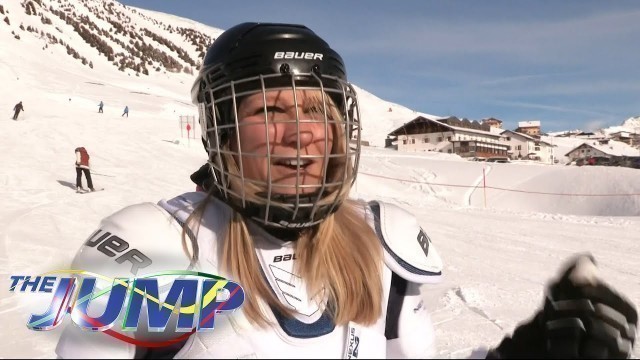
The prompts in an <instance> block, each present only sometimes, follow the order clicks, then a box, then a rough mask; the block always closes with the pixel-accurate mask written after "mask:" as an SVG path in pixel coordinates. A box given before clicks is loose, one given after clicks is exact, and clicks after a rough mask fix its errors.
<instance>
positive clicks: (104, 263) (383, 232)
mask: <svg viewBox="0 0 640 360" xmlns="http://www.w3.org/2000/svg"><path fill="white" fill-rule="evenodd" d="M289 53H290V55H287V54H289ZM246 59H252V63H253V64H255V65H253V67H247V66H246V61H245V60H246ZM346 74H347V72H346V69H345V66H344V63H343V61H342V58H341V57H340V55H339V54H338V53H336V52H335V51H334V50H333V49H332V48H331V47H329V45H328V44H327V43H326V42H325V41H324V40H323V39H321V38H320V37H318V36H317V35H316V34H315V33H314V32H312V31H311V30H310V29H308V28H306V27H304V26H300V25H290V24H257V23H244V24H240V25H237V26H234V27H232V28H231V29H229V30H227V31H225V32H224V33H223V34H222V35H221V36H220V37H218V39H217V40H216V41H215V42H214V43H213V45H212V46H211V47H210V48H209V49H208V51H207V54H206V56H205V60H204V63H203V66H202V67H201V70H200V73H199V74H198V77H197V79H196V81H195V83H194V85H193V87H192V100H193V102H194V103H195V104H197V106H198V108H199V114H200V123H201V125H202V128H203V129H205V131H203V133H202V141H203V144H204V147H205V149H206V151H207V154H208V163H209V167H210V170H208V169H207V168H206V167H205V168H201V169H200V170H199V171H196V173H194V174H195V176H193V178H192V179H194V182H196V185H198V186H200V187H201V188H202V189H208V192H207V193H205V192H202V191H198V192H190V193H185V194H182V195H180V196H178V197H175V198H172V199H169V200H161V201H160V202H158V203H157V204H153V203H142V204H137V205H132V206H129V207H127V208H124V209H122V210H120V211H118V212H116V213H115V214H113V215H111V216H109V217H107V218H105V219H104V220H103V221H102V222H101V224H100V227H99V230H98V231H96V232H95V233H94V236H92V237H91V238H90V239H89V240H88V241H87V243H86V244H85V245H84V246H83V247H82V248H81V249H80V251H79V252H78V254H77V255H76V257H75V259H74V260H73V263H72V264H71V268H74V269H83V270H86V271H91V272H93V273H99V274H102V275H105V276H109V277H116V276H117V277H122V278H130V277H134V276H137V277H140V276H142V275H145V274H153V273H159V272H163V271H167V270H184V269H193V270H194V271H198V272H204V273H209V274H215V275H219V276H222V277H224V278H226V279H230V280H232V281H234V282H236V283H238V284H240V285H241V286H242V288H243V289H244V294H245V299H244V303H243V305H242V307H241V308H240V309H238V310H237V311H235V312H232V313H229V312H228V313H225V314H224V315H222V316H219V317H216V319H215V330H214V331H208V332H200V331H195V332H193V333H187V334H185V333H184V332H181V333H178V332H176V331H175V326H174V327H170V326H169V327H166V328H165V330H164V331H163V332H161V333H154V334H150V333H147V332H145V330H144V329H138V330H137V331H136V332H135V336H134V337H135V339H137V340H140V341H146V339H148V338H149V337H153V339H154V340H155V341H161V340H162V341H165V340H169V339H175V338H178V337H179V336H181V337H183V338H185V339H186V340H185V341H183V342H180V341H177V340H176V341H175V342H174V343H173V344H172V345H171V346H168V347H165V348H150V347H146V348H145V347H141V346H135V345H134V344H131V343H129V342H124V341H118V340H116V339H115V337H109V336H107V335H106V334H104V333H91V332H87V331H82V330H81V329H79V328H78V327H77V326H74V325H68V326H67V327H66V329H65V331H64V333H63V334H62V336H61V337H60V340H59V343H58V346H57V348H56V352H57V354H58V356H59V357H61V358H75V357H81V356H83V355H91V354H104V355H105V356H110V357H114V358H116V357H117V358H145V357H149V358H151V357H163V358H171V357H176V358H214V357H215V358H272V357H281V358H291V357H296V358H309V357H322V358H343V357H346V358H352V357H359V358H384V357H409V358H412V357H423V356H429V355H436V354H437V353H436V352H435V347H434V344H435V330H434V328H433V324H432V323H431V321H430V318H429V312H428V310H427V309H426V308H425V306H423V303H422V298H421V295H420V287H421V286H422V285H423V284H432V283H436V282H438V281H440V279H441V275H442V270H443V267H442V262H441V260H440V257H439V255H438V252H437V250H436V249H435V246H434V244H432V243H431V241H430V240H429V237H428V236H427V235H426V233H425V231H424V230H423V229H421V227H420V225H419V223H418V221H417V219H416V218H415V217H414V216H413V215H412V214H410V213H409V212H407V211H406V210H404V209H402V208H401V207H399V206H396V205H392V204H390V203H385V202H381V201H371V202H368V203H367V202H363V201H358V200H353V199H350V198H349V192H350V189H351V186H352V185H353V184H354V182H355V179H356V174H357V171H356V170H357V164H358V161H359V157H360V144H359V143H357V144H355V145H354V147H353V148H352V147H350V139H351V138H352V136H351V135H352V134H355V135H357V136H354V137H353V138H355V139H360V138H361V137H360V118H359V113H360V112H359V110H358V99H357V96H356V93H355V91H354V88H353V87H352V86H351V85H350V84H349V83H348V80H347V75H346ZM236 94H241V95H236ZM214 114H215V116H214ZM209 171H210V173H209ZM207 173H209V175H207ZM203 175H204V176H203ZM105 239H106V240H105ZM110 239H111V240H110ZM99 241H105V243H107V242H108V244H107V245H105V243H103V244H100V245H97V242H99ZM127 249H133V250H131V251H135V254H136V257H132V256H127V255H126V254H124V255H122V256H121V255H120V254H122V252H123V251H129V250H127ZM116 253H117V254H116ZM105 255H106V256H105ZM114 256H119V258H115V259H116V260H115V261H114ZM118 259H120V260H118ZM590 264H591V265H592V264H593V260H592V259H591V258H589V257H584V256H582V257H577V258H576V259H574V260H573V261H572V262H570V263H569V266H568V268H567V269H566V271H564V272H563V273H561V276H560V277H559V279H558V280H556V281H554V282H552V283H551V285H550V286H549V288H548V291H549V297H548V300H547V301H546V302H545V303H544V305H543V307H542V308H541V309H540V310H539V311H538V312H537V314H536V316H535V317H534V320H533V321H530V322H527V323H524V324H522V325H521V326H519V327H518V328H517V329H516V330H515V332H514V334H513V336H510V337H507V338H505V339H504V341H502V342H501V343H500V344H499V345H498V346H497V347H496V348H493V349H491V350H490V351H488V353H487V356H488V357H491V358H508V357H527V356H529V357H536V356H540V357H545V358H549V357H556V356H562V355H566V354H569V356H571V355H576V356H579V357H592V356H604V357H621V356H628V354H629V353H630V351H631V348H632V347H633V341H634V339H635V334H633V333H632V331H630V330H629V329H631V328H632V326H635V324H636V323H637V313H636V312H635V310H634V309H633V306H632V305H631V304H630V303H629V302H628V301H627V300H625V299H624V298H623V297H622V296H619V295H617V294H616V293H615V292H613V290H611V288H610V287H609V286H608V285H606V284H605V283H602V282H599V281H597V282H596V281H595V280H594V281H593V282H592V283H590V284H587V283H584V282H581V281H580V280H579V279H578V278H579V277H578V276H576V273H578V272H585V273H590V272H589V271H585V270H584V269H592V268H593V266H591V265H590ZM590 266H591V267H590ZM427 286H428V285H427ZM163 296H166V295H163ZM102 298H104V297H102ZM163 298H164V297H163ZM92 301H93V300H92ZM95 301H96V303H97V304H98V306H99V305H105V303H106V300H105V299H100V298H96V299H95ZM100 301H102V302H100ZM92 304H93V303H92ZM585 305H592V307H591V309H593V307H595V309H596V310H595V311H593V310H589V308H588V307H586V306H585ZM156 309H157V308H156ZM95 313H96V314H99V313H101V312H99V311H96V312H95ZM124 313H126V312H125V311H123V312H121V315H120V316H126V315H123V314H124ZM119 321H121V319H119ZM609 327H614V328H616V329H627V330H629V331H624V332H621V331H608V330H607V329H609ZM109 331H111V332H114V331H115V332H119V333H120V334H119V335H117V336H119V337H121V336H124V333H123V332H122V330H120V326H115V327H112V328H110V330H109ZM129 335H131V334H130V333H129ZM114 336H115V335H114ZM598 340H600V341H598ZM572 351H575V353H572ZM485 352H486V351H485Z"/></svg>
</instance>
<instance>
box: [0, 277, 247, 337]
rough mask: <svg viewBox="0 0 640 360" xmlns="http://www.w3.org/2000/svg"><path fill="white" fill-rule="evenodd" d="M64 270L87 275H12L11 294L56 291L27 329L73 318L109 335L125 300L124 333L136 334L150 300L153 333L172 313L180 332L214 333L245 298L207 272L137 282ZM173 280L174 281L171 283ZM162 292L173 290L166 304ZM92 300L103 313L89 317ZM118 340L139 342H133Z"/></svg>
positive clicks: (237, 289) (238, 289)
mask: <svg viewBox="0 0 640 360" xmlns="http://www.w3.org/2000/svg"><path fill="white" fill-rule="evenodd" d="M59 272H65V273H71V274H74V275H83V276H80V277H56V276H36V277H31V276H21V275H14V276H11V286H10V288H9V291H11V292H31V293H36V292H39V293H53V298H52V300H51V303H50V305H49V309H48V310H47V311H46V312H44V313H42V314H32V315H31V317H30V318H29V321H28V322H27V327H28V328H30V329H32V330H38V331H47V330H52V329H54V328H55V327H57V326H58V325H60V323H62V321H63V320H64V318H65V317H66V315H67V314H71V319H72V321H73V322H74V323H75V324H76V325H78V326H79V327H80V328H82V329H84V330H88V331H103V332H108V331H111V330H109V329H110V328H112V327H113V326H114V325H115V322H116V320H117V319H118V317H119V316H120V313H121V311H122V309H123V307H125V300H126V301H127V302H126V307H125V312H124V316H123V317H122V327H121V330H122V331H134V330H136V329H137V328H138V322H139V318H140V315H141V313H142V311H143V308H144V307H143V304H144V303H145V300H146V312H147V318H148V320H147V321H148V324H147V326H148V329H149V330H150V331H155V332H160V331H164V330H165V328H166V327H167V323H168V321H169V318H170V317H171V314H172V313H175V314H177V317H178V320H177V324H176V329H175V331H177V332H189V333H193V332H195V331H211V330H213V328H214V318H215V316H216V315H217V314H220V313H224V312H232V311H234V310H236V309H239V308H240V306H241V305H242V304H243V302H244V299H245V294H244V290H243V289H242V287H241V286H240V285H239V284H237V283H235V282H233V281H229V280H227V279H225V278H222V277H219V276H215V275H211V274H207V273H200V272H193V271H167V272H163V273H156V274H150V275H146V276H143V277H137V278H115V279H110V278H107V277H105V276H102V275H99V274H93V273H89V272H86V271H74V270H64V271H59ZM53 273H56V272H53ZM169 276H173V277H175V279H167V277H169ZM159 278H163V280H166V281H163V285H162V286H160V285H159V283H158V279H159ZM97 280H102V283H104V280H106V281H107V282H106V283H109V284H110V285H109V286H108V287H106V288H104V289H96V281H97ZM56 283H57V287H55V284H56ZM169 285H170V287H169ZM54 288H55V290H54ZM161 288H162V289H163V290H165V289H166V288H168V292H166V294H167V295H166V297H165V299H164V301H161V300H160V290H161ZM76 290H77V291H76ZM92 302H96V304H95V305H94V306H93V307H92V310H91V313H92V314H95V313H96V308H95V306H98V308H99V309H100V310H101V311H102V315H99V316H92V315H89V311H88V307H89V305H90V304H91V303H92ZM196 319H197V321H196ZM194 322H195V323H194ZM169 330H170V331H173V330H174V329H169ZM118 335H121V334H118ZM116 337H117V336H116ZM118 338H119V339H120V340H123V341H128V340H127V339H130V340H132V341H128V342H132V343H133V342H134V339H132V338H127V339H123V338H122V337H118Z"/></svg>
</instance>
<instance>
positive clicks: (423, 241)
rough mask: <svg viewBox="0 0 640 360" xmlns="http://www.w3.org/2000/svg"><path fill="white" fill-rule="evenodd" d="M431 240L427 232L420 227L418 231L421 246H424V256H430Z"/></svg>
mask: <svg viewBox="0 0 640 360" xmlns="http://www.w3.org/2000/svg"><path fill="white" fill-rule="evenodd" d="M430 242H431V240H430V239H429V237H428V236H427V234H425V232H424V230H422V229H420V232H419V233H418V244H420V248H422V252H424V256H429V243H430Z"/></svg>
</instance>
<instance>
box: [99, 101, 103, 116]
mask: <svg viewBox="0 0 640 360" xmlns="http://www.w3.org/2000/svg"><path fill="white" fill-rule="evenodd" d="M103 107H104V103H103V102H102V100H100V104H98V113H103V112H104V111H102V108H103Z"/></svg>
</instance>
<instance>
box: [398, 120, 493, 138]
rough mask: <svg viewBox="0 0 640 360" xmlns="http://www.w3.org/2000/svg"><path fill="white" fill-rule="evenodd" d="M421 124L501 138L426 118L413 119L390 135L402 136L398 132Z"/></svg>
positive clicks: (488, 132)
mask: <svg viewBox="0 0 640 360" xmlns="http://www.w3.org/2000/svg"><path fill="white" fill-rule="evenodd" d="M442 119H446V118H442ZM421 122H433V123H435V124H438V125H442V126H444V127H446V128H449V129H451V130H452V131H457V132H470V133H474V134H480V135H485V136H490V137H494V138H499V137H500V136H501V135H499V134H496V133H493V132H490V131H484V130H478V129H468V128H462V127H458V126H452V125H449V124H447V123H444V122H440V121H437V120H434V119H429V118H426V117H424V116H418V117H417V118H415V119H413V120H411V121H409V122H406V123H405V124H403V125H402V126H400V127H398V128H397V129H394V130H393V131H392V132H390V133H389V135H390V136H397V135H400V134H397V132H399V131H400V130H402V129H403V128H405V127H408V126H410V125H413V124H418V123H421ZM394 133H395V134H394Z"/></svg>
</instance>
